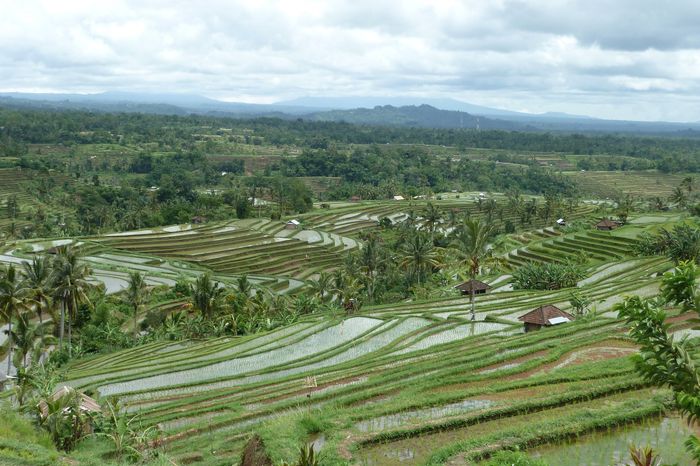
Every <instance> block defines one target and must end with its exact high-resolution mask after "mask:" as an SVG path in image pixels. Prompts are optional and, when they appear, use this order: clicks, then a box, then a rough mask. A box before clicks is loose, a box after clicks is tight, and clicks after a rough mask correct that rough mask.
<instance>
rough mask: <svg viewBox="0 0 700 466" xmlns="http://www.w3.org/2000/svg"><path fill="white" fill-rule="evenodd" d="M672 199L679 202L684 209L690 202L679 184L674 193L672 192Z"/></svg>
mask: <svg viewBox="0 0 700 466" xmlns="http://www.w3.org/2000/svg"><path fill="white" fill-rule="evenodd" d="M670 200H671V202H675V203H676V204H678V206H679V207H680V208H681V209H682V208H684V207H685V205H686V203H687V202H688V197H687V195H686V194H685V192H684V191H683V189H681V187H680V186H678V187H675V188H673V193H672V194H671V198H670Z"/></svg>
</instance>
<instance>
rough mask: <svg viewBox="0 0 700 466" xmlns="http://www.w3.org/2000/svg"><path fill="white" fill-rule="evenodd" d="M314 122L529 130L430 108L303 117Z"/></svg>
mask: <svg viewBox="0 0 700 466" xmlns="http://www.w3.org/2000/svg"><path fill="white" fill-rule="evenodd" d="M305 118H306V119H310V120H317V121H344V122H347V123H354V124H364V125H388V126H412V127H424V128H465V129H466V128H470V129H507V130H521V131H525V130H532V129H534V128H531V127H527V126H526V125H524V124H521V123H517V122H512V121H507V120H499V119H490V118H486V117H482V116H475V115H471V114H469V113H466V112H462V111H453V110H440V109H437V108H435V107H433V106H431V105H426V104H423V105H407V106H402V107H394V106H393V105H383V106H376V107H374V108H356V109H352V110H330V111H327V112H318V113H312V114H310V115H307V116H306V117H305Z"/></svg>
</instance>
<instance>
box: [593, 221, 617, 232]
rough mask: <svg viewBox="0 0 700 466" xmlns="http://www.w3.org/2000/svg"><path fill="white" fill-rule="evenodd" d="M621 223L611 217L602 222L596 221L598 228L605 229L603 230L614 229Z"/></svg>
mask: <svg viewBox="0 0 700 466" xmlns="http://www.w3.org/2000/svg"><path fill="white" fill-rule="evenodd" d="M619 226H620V224H619V223H618V222H616V221H614V220H610V219H609V218H604V219H603V220H601V221H600V222H598V223H596V225H595V227H596V229H598V230H603V231H610V230H614V229H615V228H617V227H619Z"/></svg>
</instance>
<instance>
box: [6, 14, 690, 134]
mask: <svg viewBox="0 0 700 466" xmlns="http://www.w3.org/2000/svg"><path fill="white" fill-rule="evenodd" d="M0 11H1V12H2V13H1V14H0V90H2V91H24V92H101V91H108V90H120V91H154V92H190V93H198V94H203V95H206V96H209V97H213V98H219V99H225V100H232V101H246V102H273V101H277V100H283V99H290V98H294V97H301V96H348V95H363V96H367V95H372V96H425V97H452V98H456V99H460V100H464V101H467V102H471V103H475V104H480V105H489V106H496V107H501V108H508V109H512V110H521V111H530V112H545V111H565V112H569V113H579V114H588V115H593V116H599V117H609V118H627V119H644V120H654V119H660V120H673V121H698V120H700V27H698V25H700V2H698V1H697V0H695V1H693V0H688V1H683V0H673V1H669V2H659V1H654V2H652V1H647V0H610V1H596V0H588V1H585V0H582V1H564V0H541V1H516V0H512V1H505V0H503V1H499V0H481V1H478V2H477V1H471V0H470V1H466V0H463V1H456V0H452V1H450V0H432V1H428V0H426V1H409V0H403V1H399V0H397V1H393V2H388V1H381V0H349V1H333V0H323V1H321V0H319V1H314V0H303V1H296V0H280V1H263V0H250V1H224V0H199V1H178V0H121V1H120V0H100V1H91V2H88V1H71V0H62V1H56V0H47V1H33V0H22V1H20V0H0Z"/></svg>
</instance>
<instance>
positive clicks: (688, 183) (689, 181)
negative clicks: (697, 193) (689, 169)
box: [681, 176, 694, 195]
mask: <svg viewBox="0 0 700 466" xmlns="http://www.w3.org/2000/svg"><path fill="white" fill-rule="evenodd" d="M693 182H694V180H693V177H692V176H686V177H685V178H683V181H681V187H683V188H685V189H686V191H688V195H690V193H692V192H693Z"/></svg>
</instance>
